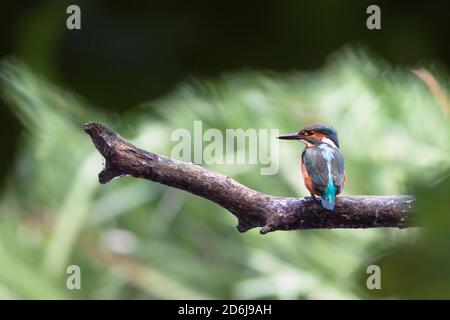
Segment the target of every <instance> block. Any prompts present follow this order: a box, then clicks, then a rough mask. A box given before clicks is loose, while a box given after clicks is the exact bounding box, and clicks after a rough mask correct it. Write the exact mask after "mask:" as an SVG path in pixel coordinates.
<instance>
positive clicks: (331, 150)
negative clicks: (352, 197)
mask: <svg viewBox="0 0 450 320" xmlns="http://www.w3.org/2000/svg"><path fill="white" fill-rule="evenodd" d="M278 139H284V140H298V141H301V142H303V143H304V144H305V145H306V148H305V149H304V150H303V152H302V157H301V171H302V174H303V179H304V182H305V186H306V188H307V189H308V191H309V192H310V193H311V196H312V197H313V198H314V199H315V200H316V197H315V196H320V197H321V202H322V206H323V207H324V208H325V209H327V210H333V209H334V205H335V202H336V196H337V195H338V194H339V193H341V191H342V190H343V189H344V184H345V179H346V173H345V169H344V156H343V155H342V152H341V151H340V150H339V140H338V135H337V131H336V129H334V128H333V127H331V126H327V125H323V124H312V125H308V126H306V127H305V128H303V129H301V130H300V131H299V132H298V133H294V134H288V135H283V136H279V137H278Z"/></svg>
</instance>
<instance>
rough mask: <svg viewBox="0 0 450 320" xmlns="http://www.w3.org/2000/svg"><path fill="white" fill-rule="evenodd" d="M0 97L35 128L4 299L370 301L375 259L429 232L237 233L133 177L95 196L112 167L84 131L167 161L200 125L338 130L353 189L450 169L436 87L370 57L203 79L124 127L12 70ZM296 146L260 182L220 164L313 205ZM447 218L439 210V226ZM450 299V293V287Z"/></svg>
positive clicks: (8, 216) (219, 212)
mask: <svg viewBox="0 0 450 320" xmlns="http://www.w3.org/2000/svg"><path fill="white" fill-rule="evenodd" d="M440 83H441V84H442V83H444V84H445V83H446V82H445V81H440ZM1 93H2V96H3V97H4V98H5V100H6V101H7V102H8V105H9V107H10V108H11V110H12V111H13V112H14V113H15V114H16V115H17V117H18V118H19V119H20V120H21V122H22V123H23V125H24V127H25V129H26V130H25V132H24V133H23V136H22V139H21V147H20V153H19V155H18V157H17V162H16V164H15V167H14V171H13V172H11V173H10V176H9V180H8V184H7V188H6V190H5V191H4V192H3V195H2V197H1V202H0V210H1V214H0V298H16V297H19V298H25V299H28V298H50V297H52V298H53V297H57V298H97V299H102V298H193V299H195V298H250V299H253V298H360V297H366V296H368V294H369V292H368V290H367V289H365V287H361V286H364V285H365V277H366V276H367V275H366V272H365V270H366V267H367V266H368V265H369V264H370V263H372V262H373V261H376V260H377V259H378V258H379V257H380V256H384V255H386V254H388V253H391V252H395V247H396V246H397V245H402V244H404V243H407V245H409V246H410V247H411V250H410V251H411V252H410V254H408V255H407V257H408V259H411V257H414V254H415V253H414V248H415V243H416V242H415V241H418V240H417V239H421V238H422V236H423V235H422V234H421V233H420V232H418V231H417V230H382V229H379V230H321V231H301V232H276V233H273V234H270V235H267V236H260V235H259V234H258V231H257V230H252V231H249V232H247V233H245V234H239V233H238V232H237V231H236V230H235V228H234V225H235V224H236V221H235V219H234V217H233V216H232V215H230V214H228V213H226V212H224V210H223V209H222V208H220V207H218V206H217V205H215V204H213V203H210V202H208V201H206V200H204V199H200V198H197V197H194V196H193V195H190V194H187V193H184V192H182V191H179V190H174V189H170V188H167V187H164V186H161V185H157V184H153V183H148V182H145V181H140V180H137V179H134V178H129V177H125V178H122V179H119V180H114V181H112V182H110V183H108V184H106V185H99V184H98V181H97V174H98V172H99V171H100V170H101V162H102V160H101V157H100V156H99V155H98V153H97V152H96V151H95V150H94V148H93V146H92V144H91V142H90V140H89V138H88V137H87V136H86V135H85V134H84V133H83V132H82V130H81V128H82V124H83V123H84V122H87V121H98V122H102V123H104V124H106V125H108V126H110V127H111V128H113V129H115V130H117V131H118V132H120V133H121V134H122V135H123V136H125V137H126V138H127V139H130V140H131V141H132V142H133V143H135V144H137V145H138V146H139V147H141V148H143V149H148V150H151V151H153V152H157V153H161V154H164V155H168V156H170V152H171V148H172V147H173V146H174V145H175V142H172V141H171V139H170V135H171V133H172V131H173V130H174V129H177V128H186V129H188V130H192V127H193V122H194V121H195V120H202V121H203V127H204V130H205V129H207V128H218V129H220V130H224V129H226V128H244V129H247V128H275V129H279V130H280V133H288V132H294V131H296V130H297V129H299V128H300V127H302V126H304V125H305V124H307V123H310V122H323V123H328V124H331V125H333V126H334V127H335V128H336V129H337V130H338V133H339V138H340V141H341V149H342V151H343V154H344V156H345V158H346V166H347V171H348V177H347V184H346V189H345V191H344V194H378V195H383V194H403V193H407V192H408V190H411V188H412V187H411V185H412V184H411V181H418V180H417V179H419V178H424V177H430V179H433V177H437V176H442V174H444V173H445V172H448V170H449V163H450V161H449V160H450V159H449V154H450V153H449V151H450V150H449V146H450V143H449V142H450V128H449V123H448V119H446V118H445V117H444V116H443V115H442V112H441V110H440V108H439V106H438V105H437V104H436V102H435V100H434V98H433V96H432V95H431V94H430V92H429V90H428V89H427V87H426V86H425V85H424V84H423V83H422V82H421V81H420V80H419V79H418V78H417V77H416V76H414V75H413V74H412V73H410V72H408V71H403V70H393V69H392V68H391V67H390V66H388V65H386V64H384V63H382V62H379V61H376V60H375V59H373V58H372V57H369V56H367V55H366V54H364V53H363V52H358V51H357V52H355V51H351V50H346V51H343V52H341V53H339V54H338V55H336V56H335V57H334V58H333V59H331V60H330V61H329V63H328V64H327V65H326V66H324V67H323V68H322V69H320V70H318V71H316V72H311V73H297V72H295V73H290V74H271V73H264V72H247V73H238V74H228V75H224V76H223V77H221V78H220V79H210V80H205V81H200V80H192V81H191V82H190V83H187V84H183V85H181V86H180V87H179V88H177V89H176V90H175V91H174V92H173V93H171V94H170V95H168V96H167V97H166V98H164V99H161V100H158V101H152V102H149V103H146V104H143V105H141V106H139V107H137V108H134V109H133V111H132V112H130V113H129V114H128V115H127V116H124V117H122V118H121V119H120V120H119V119H117V117H115V116H111V115H108V114H103V113H101V112H100V111H99V109H98V108H95V107H93V106H90V105H89V104H88V103H87V102H86V101H84V100H83V99H82V98H80V97H78V96H76V95H74V94H72V93H70V92H67V91H64V90H61V89H60V88H57V87H55V86H53V85H51V84H50V83H48V82H47V81H46V80H45V79H42V78H40V77H39V76H37V75H36V74H34V73H33V72H31V71H30V70H29V69H27V67H26V66H24V65H22V64H20V63H18V62H16V61H9V62H4V63H3V65H2V67H1ZM236 151H237V152H243V151H244V150H236ZM300 151H301V146H300V145H296V144H295V143H280V145H279V154H277V153H274V154H273V159H278V158H279V159H281V160H280V163H279V166H280V170H279V172H278V174H276V175H274V176H261V175H260V173H259V169H260V168H259V166H258V165H210V166H209V167H210V168H211V169H213V170H217V171H219V172H222V173H224V174H227V175H230V176H232V177H233V178H235V179H236V180H238V181H240V182H241V183H243V184H246V185H248V186H249V187H252V188H254V189H257V190H260V191H262V192H266V193H270V194H273V195H280V196H281V195H282V196H303V195H306V194H307V192H306V190H305V188H304V186H303V183H302V180H301V178H300V173H299V172H298V171H299V170H298V161H299V155H300ZM273 152H276V150H273ZM445 190H447V191H448V190H449V189H448V188H447V189H445ZM442 192H444V191H442ZM446 195H448V192H447V193H446ZM428 199H429V200H430V201H432V202H433V203H439V201H441V200H435V199H434V198H432V197H430V198H428V196H427V197H425V199H424V203H427V201H428ZM432 199H433V200H432ZM435 201H436V202H435ZM421 203H422V202H421ZM421 208H422V207H421ZM423 208H424V209H423V211H429V210H430V211H432V210H434V209H429V208H428V207H423ZM445 208H448V205H447V206H446V207H444V209H436V210H435V211H433V212H436V213H438V215H437V216H438V217H440V218H441V219H442V217H443V216H439V213H441V211H442V210H445ZM447 211H448V209H447ZM443 219H444V220H445V221H447V222H446V223H447V224H448V219H445V218H443ZM437 220H439V219H437ZM444 233H445V232H444ZM447 240H448V239H447ZM442 248H443V249H444V248H446V247H445V246H443V247H442ZM445 250H446V249H445ZM448 252H449V251H448V250H446V252H445V257H446V258H448V256H449V253H448ZM441 253H442V252H441ZM405 254H406V253H405ZM443 254H444V253H443ZM445 257H442V259H446V258H445ZM402 261H404V260H402ZM448 261H450V258H449V259H448ZM429 263H430V264H431V263H432V261H430V262H429ZM71 264H76V265H79V266H80V267H81V269H82V288H83V289H82V290H81V291H76V290H75V291H70V290H67V289H66V287H65V278H66V275H65V270H66V267H67V266H68V265H71ZM391 265H392V270H394V271H395V270H397V271H398V270H399V269H396V268H397V266H399V265H400V266H402V264H401V263H399V262H395V263H392V264H391ZM427 266H428V267H430V265H427ZM431 267H432V265H431ZM382 268H383V267H382ZM389 270H391V269H389ZM447 270H448V269H447ZM394 271H393V272H392V273H391V272H390V273H389V275H395V272H394ZM447 276H448V275H447ZM394 280H395V276H394V277H392V278H390V280H389V281H390V283H392V286H391V287H389V285H390V284H389V283H385V282H383V290H386V291H383V293H384V295H383V297H395V296H405V295H406V294H405V292H404V291H402V288H404V287H405V286H404V283H402V285H398V286H394V283H397V282H395V281H394ZM433 281H436V282H435V283H436V284H437V283H438V282H437V281H438V280H436V279H434V280H433ZM447 283H450V282H448V281H447ZM440 292H441V293H442V292H443V294H441V295H440V296H446V297H450V288H448V286H447V287H445V288H444V289H443V290H441V291H440ZM409 296H413V297H420V292H419V291H418V292H413V293H411V294H410V295H409Z"/></svg>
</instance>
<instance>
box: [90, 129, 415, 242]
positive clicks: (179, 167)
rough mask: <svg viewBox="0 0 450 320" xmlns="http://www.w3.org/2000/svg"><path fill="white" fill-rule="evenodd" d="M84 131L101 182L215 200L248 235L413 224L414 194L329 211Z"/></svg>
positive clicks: (353, 199)
mask: <svg viewBox="0 0 450 320" xmlns="http://www.w3.org/2000/svg"><path fill="white" fill-rule="evenodd" d="M84 131H85V132H86V133H87V134H88V135H89V136H90V137H91V139H92V141H93V143H94V145H95V147H96V148H97V150H98V151H99V152H100V153H101V155H102V156H103V157H104V158H105V166H104V169H103V170H102V171H101V172H100V174H99V181H100V183H102V184H104V183H107V182H108V181H110V180H112V179H114V178H116V177H120V176H125V175H131V176H133V177H137V178H144V179H147V180H151V181H154V182H159V183H161V184H164V185H167V186H169V187H174V188H178V189H181V190H185V191H188V192H190V193H192V194H195V195H197V196H200V197H203V198H205V199H208V200H210V201H213V202H215V203H217V204H219V205H220V206H222V207H224V208H225V209H227V210H229V211H230V212H231V213H232V214H234V215H235V216H236V217H237V219H238V225H237V229H238V230H239V231H240V232H245V231H247V230H249V229H252V228H255V227H261V230H260V232H261V233H262V234H265V233H268V232H271V231H276V230H296V229H334V228H379V227H395V228H407V227H411V226H413V224H414V215H413V209H414V198H413V197H412V196H339V197H337V200H336V206H335V209H334V210H333V211H332V212H330V211H327V210H325V209H323V208H322V206H321V204H320V203H318V202H317V201H315V200H314V199H312V198H311V197H305V198H284V197H275V196H270V195H267V194H264V193H261V192H258V191H255V190H252V189H250V188H248V187H246V186H244V185H242V184H240V183H238V182H236V181H235V180H233V179H232V178H230V177H227V176H224V175H222V174H219V173H216V172H213V171H210V170H207V169H205V168H203V167H201V166H198V165H194V164H191V163H186V162H183V161H179V160H174V159H169V158H166V157H164V156H161V155H158V154H155V153H151V152H148V151H145V150H141V149H139V148H137V147H135V146H134V145H132V144H131V143H129V142H127V141H125V139H123V138H122V137H121V136H119V135H118V134H117V133H115V132H113V131H112V130H110V129H108V128H106V127H105V126H103V125H101V124H98V123H87V124H85V125H84Z"/></svg>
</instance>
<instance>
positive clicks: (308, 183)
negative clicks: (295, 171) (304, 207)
mask: <svg viewBox="0 0 450 320" xmlns="http://www.w3.org/2000/svg"><path fill="white" fill-rule="evenodd" d="M301 170H302V174H303V181H304V182H305V186H306V189H308V191H309V192H310V193H311V194H315V193H314V184H313V181H312V179H311V177H310V176H309V174H308V171H306V168H305V164H304V163H303V160H302V162H301Z"/></svg>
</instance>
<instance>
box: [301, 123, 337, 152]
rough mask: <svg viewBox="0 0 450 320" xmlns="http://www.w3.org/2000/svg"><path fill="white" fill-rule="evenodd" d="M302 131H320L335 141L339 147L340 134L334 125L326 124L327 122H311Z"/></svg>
mask: <svg viewBox="0 0 450 320" xmlns="http://www.w3.org/2000/svg"><path fill="white" fill-rule="evenodd" d="M302 132H311V133H313V132H318V133H322V134H324V135H325V136H326V137H327V138H328V139H330V140H331V141H333V142H334V144H335V145H336V147H338V148H339V139H338V134H337V131H336V129H335V128H333V127H332V126H329V125H326V124H318V123H316V124H309V125H307V126H306V127H304V128H303V129H302V130H300V132H299V133H302Z"/></svg>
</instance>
